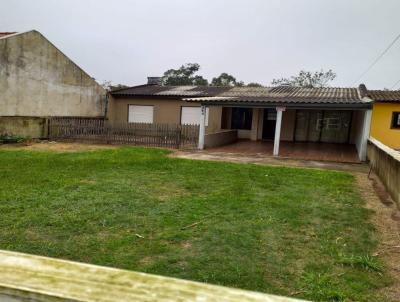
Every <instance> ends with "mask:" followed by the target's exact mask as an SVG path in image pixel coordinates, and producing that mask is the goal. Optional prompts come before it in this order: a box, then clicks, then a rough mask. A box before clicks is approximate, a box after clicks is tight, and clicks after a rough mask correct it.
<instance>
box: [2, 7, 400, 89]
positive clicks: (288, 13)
mask: <svg viewBox="0 0 400 302" xmlns="http://www.w3.org/2000/svg"><path fill="white" fill-rule="evenodd" d="M0 4H1V5H0V7H1V10H0V31H25V30H29V29H37V30H39V31H40V32H41V33H42V34H44V35H45V36H46V37H47V38H48V39H49V40H50V41H52V42H53V43H54V44H56V45H57V46H58V47H59V48H60V49H61V50H62V51H63V52H64V53H65V54H66V55H68V56H69V57H70V58H71V59H72V60H74V61H75V62H76V63H77V64H78V65H79V66H81V67H82V68H83V69H84V70H86V71H87V72H88V73H89V74H90V75H91V76H93V77H95V78H96V79H97V80H98V81H99V82H102V81H103V80H112V81H113V83H122V84H127V85H136V84H143V83H145V82H146V77H147V76H158V75H162V73H163V72H164V71H165V70H167V69H169V68H176V67H179V66H180V65H182V64H183V63H187V62H197V63H199V64H200V65H201V70H200V74H202V75H203V76H205V77H206V78H208V79H211V78H212V77H213V76H217V75H219V74H220V73H221V72H228V73H231V74H232V75H234V76H235V77H236V78H237V79H239V80H243V81H245V82H246V83H247V82H259V83H262V84H264V85H269V84H270V82H271V80H272V79H273V78H275V77H282V76H290V75H294V74H297V73H298V72H299V71H300V70H301V69H306V70H318V69H321V68H323V69H332V70H333V71H335V72H336V73H337V75H338V77H337V79H336V80H335V81H334V83H332V86H351V85H353V84H354V81H355V80H357V78H358V77H359V76H360V75H361V74H362V72H363V71H364V70H365V69H366V68H367V67H368V66H369V65H370V64H371V63H372V62H373V60H374V59H375V58H376V57H377V56H378V55H379V54H380V53H381V52H382V51H383V50H384V49H385V47H387V46H388V45H389V43H390V42H391V41H392V40H393V39H394V38H395V37H396V35H398V34H399V33H400V18H399V12H400V1H399V0H241V1H236V0H226V1H223V0H202V1H200V0H142V1H137V0H131V1H129V0H125V1H123V0H121V1H118V0H114V1H109V0H86V1H84V0H80V1H78V0H68V1H66V0H65V1H61V0H57V1H56V0H35V1H31V0H25V1H23V0H12V1H11V0H8V1H7V0H0ZM398 80H400V41H398V42H397V43H396V44H395V45H394V46H393V47H392V48H391V50H390V51H389V52H388V53H387V54H386V55H385V57H383V59H382V60H380V61H379V63H378V64H377V65H376V66H375V67H374V68H373V69H372V70H371V71H370V72H369V73H368V74H367V75H366V76H365V77H364V78H363V79H362V80H361V82H364V83H365V84H366V85H367V87H368V88H374V89H379V88H384V87H387V88H390V87H392V86H393V85H394V84H395V83H396V82H397V81H398ZM357 84H358V83H357ZM396 88H400V84H398V85H397V87H396Z"/></svg>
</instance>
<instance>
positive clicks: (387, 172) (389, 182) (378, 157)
mask: <svg viewBox="0 0 400 302" xmlns="http://www.w3.org/2000/svg"><path fill="white" fill-rule="evenodd" d="M367 156H368V160H369V162H370V165H371V167H372V169H373V170H374V172H375V173H376V174H377V175H378V177H379V178H380V180H381V181H382V183H383V184H384V185H385V187H386V189H387V190H388V192H389V194H390V196H391V197H392V198H393V200H394V201H396V202H397V204H398V205H400V152H398V151H396V150H393V149H391V148H389V147H388V146H386V145H384V144H382V143H381V142H380V141H378V140H376V139H374V138H370V139H369V140H368V148H367Z"/></svg>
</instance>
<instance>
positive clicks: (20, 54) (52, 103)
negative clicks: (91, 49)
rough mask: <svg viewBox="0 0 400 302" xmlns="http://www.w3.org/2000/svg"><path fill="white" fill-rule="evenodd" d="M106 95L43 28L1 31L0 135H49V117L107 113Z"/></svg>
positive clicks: (100, 115) (36, 136)
mask: <svg viewBox="0 0 400 302" xmlns="http://www.w3.org/2000/svg"><path fill="white" fill-rule="evenodd" d="M105 97H106V91H105V90H104V89H103V87H102V86H101V85H99V84H98V83H97V82H96V81H95V80H94V79H93V78H92V77H91V76H90V75H88V74H87V73H86V72H85V71H84V70H82V69H81V68H80V67H79V66H78V65H77V64H75V63H74V62H73V61H72V60H71V59H70V58H68V57H67V56H66V55H65V54H64V53H63V52H62V51H61V50H59V49H58V48H57V47H56V46H55V45H54V44H52V43H51V42H50V41H49V40H47V39H46V38H45V37H44V36H43V35H42V34H41V33H39V32H38V31H35V30H31V31H27V32H21V33H12V32H3V33H0V134H3V133H7V134H15V135H22V136H29V137H32V138H38V137H46V135H47V133H46V132H47V127H46V121H47V118H48V117H53V116H57V117H104V115H105V108H106V99H105Z"/></svg>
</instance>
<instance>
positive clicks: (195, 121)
mask: <svg viewBox="0 0 400 302" xmlns="http://www.w3.org/2000/svg"><path fill="white" fill-rule="evenodd" d="M208 115H209V108H206V126H208ZM200 119H201V107H182V114H181V124H182V125H183V124H189V125H200Z"/></svg>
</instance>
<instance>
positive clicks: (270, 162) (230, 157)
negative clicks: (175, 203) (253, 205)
mask: <svg viewBox="0 0 400 302" xmlns="http://www.w3.org/2000/svg"><path fill="white" fill-rule="evenodd" d="M171 157H177V158H186V159H194V160H211V161H222V162H232V163H242V164H258V165H266V166H278V167H297V168H309V169H323V170H336V171H348V172H358V173H368V171H369V166H368V165H367V164H365V163H363V164H361V163H360V164H347V163H335V162H328V161H313V160H298V159H291V158H285V157H278V158H276V157H272V156H268V155H261V154H251V155H250V154H245V153H236V152H235V153H228V152H215V151H176V152H174V153H172V154H171Z"/></svg>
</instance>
